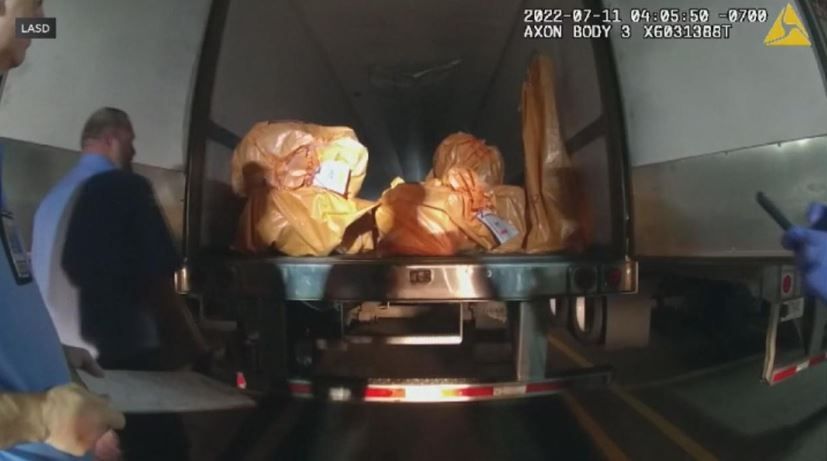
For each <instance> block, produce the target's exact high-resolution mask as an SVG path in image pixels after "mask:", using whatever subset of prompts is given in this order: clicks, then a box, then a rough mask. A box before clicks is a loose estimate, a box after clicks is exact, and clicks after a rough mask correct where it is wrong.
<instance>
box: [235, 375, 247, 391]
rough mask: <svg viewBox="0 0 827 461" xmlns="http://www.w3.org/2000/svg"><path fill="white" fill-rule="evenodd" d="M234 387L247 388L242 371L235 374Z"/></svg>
mask: <svg viewBox="0 0 827 461" xmlns="http://www.w3.org/2000/svg"><path fill="white" fill-rule="evenodd" d="M235 387H237V388H239V389H247V378H245V377H244V373H242V372H240V371H237V372H236V374H235Z"/></svg>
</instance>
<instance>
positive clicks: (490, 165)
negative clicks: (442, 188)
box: [426, 133, 503, 186]
mask: <svg viewBox="0 0 827 461" xmlns="http://www.w3.org/2000/svg"><path fill="white" fill-rule="evenodd" d="M453 167H466V168H470V169H471V170H472V171H473V172H474V173H476V174H477V176H478V177H479V179H480V181H482V182H484V183H487V184H489V185H491V186H497V185H500V184H502V183H503V158H502V154H501V153H500V151H499V150H498V149H497V148H496V147H494V146H489V145H487V144H485V141H483V140H482V139H477V138H475V137H474V136H472V135H470V134H467V133H454V134H452V135H450V136H448V137H447V138H445V139H444V140H443V141H442V143H440V145H439V146H438V147H437V149H436V152H435V153H434V168H433V170H431V172H430V173H428V177H427V178H426V179H433V178H438V179H445V174H446V173H447V172H448V170H449V169H451V168H453Z"/></svg>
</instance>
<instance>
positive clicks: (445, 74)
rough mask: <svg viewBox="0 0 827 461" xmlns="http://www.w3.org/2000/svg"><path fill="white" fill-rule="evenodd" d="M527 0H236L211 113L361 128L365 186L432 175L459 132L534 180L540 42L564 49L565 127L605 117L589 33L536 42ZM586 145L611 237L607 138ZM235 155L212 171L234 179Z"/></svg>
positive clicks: (235, 122)
mask: <svg viewBox="0 0 827 461" xmlns="http://www.w3.org/2000/svg"><path fill="white" fill-rule="evenodd" d="M526 3H527V4H526V5H523V4H521V3H520V2H517V3H515V2H505V1H498V2H493V3H487V4H486V5H485V7H484V8H482V7H480V6H479V5H478V4H474V2H468V1H451V2H442V1H430V0H429V1H425V2H388V3H385V4H383V5H382V6H381V7H379V6H378V5H376V4H374V3H371V2H368V1H359V2H355V3H354V2H348V3H331V2H326V1H302V2H296V1H282V2H253V1H236V2H231V3H230V6H229V11H228V14H227V18H226V25H225V32H224V35H223V39H222V44H221V50H220V53H219V58H218V67H217V72H216V78H215V89H214V93H213V97H212V111H211V117H212V120H213V121H214V122H215V123H216V124H218V125H220V126H222V127H224V128H226V129H228V130H229V131H231V132H233V133H236V134H237V135H239V136H242V135H243V134H244V133H246V131H247V130H248V129H249V128H250V127H251V126H252V125H253V124H254V123H255V122H257V121H261V120H284V119H286V120H291V119H297V120H305V121H312V122H315V123H321V124H332V125H346V126H351V127H353V128H354V129H355V130H356V132H357V134H358V136H359V138H360V140H361V141H362V142H363V143H364V144H366V145H367V147H368V148H369V152H370V160H369V164H368V175H367V180H366V183H365V186H364V188H363V192H362V194H361V195H363V196H364V197H366V198H371V199H376V198H378V196H379V195H380V194H381V192H382V191H383V190H384V189H386V188H387V187H388V185H389V184H390V181H391V180H392V179H393V178H394V177H397V176H399V177H402V178H404V179H405V180H407V181H419V180H422V179H424V177H425V175H426V174H427V172H428V171H429V170H430V168H431V163H432V158H433V152H434V150H435V148H436V146H437V145H438V144H439V142H440V141H441V140H442V139H443V138H444V137H445V136H447V135H449V134H451V133H454V132H457V131H466V132H470V133H472V134H474V135H476V136H478V137H481V138H483V139H486V140H487V141H488V142H489V143H491V144H494V145H496V146H498V147H499V148H500V149H501V150H502V152H503V155H504V157H505V159H506V162H505V163H506V177H507V180H508V182H510V183H512V184H520V185H522V180H521V178H522V176H523V166H522V165H523V163H522V156H523V154H522V152H523V149H522V140H521V123H520V112H519V109H520V107H519V106H520V94H521V84H522V81H523V79H524V77H525V72H526V68H527V66H528V63H529V61H530V58H531V54H532V53H533V52H535V51H537V52H544V53H547V54H549V55H551V56H553V58H554V59H555V64H556V71H557V86H558V88H557V90H558V91H557V94H558V98H559V105H560V117H561V126H562V130H563V134H564V136H565V138H566V139H571V138H573V137H574V136H575V135H577V134H578V133H580V132H581V131H582V130H583V129H585V128H586V127H589V126H590V125H593V124H597V123H599V122H600V120H601V117H602V115H603V110H602V107H601V90H600V86H599V82H598V78H597V71H596V67H595V56H594V52H593V50H592V46H591V44H590V43H589V41H587V40H571V39H569V40H559V41H558V40H537V41H533V40H523V39H522V38H521V37H522V29H523V23H522V21H523V14H522V12H523V7H530V6H532V5H531V4H532V2H526ZM533 3H536V5H534V6H540V5H541V4H542V3H543V2H533ZM563 3H567V5H563V6H565V7H573V6H575V5H578V2H563ZM261 18H268V20H261ZM577 147H578V148H577V150H576V151H575V152H572V154H573V158H574V161H575V164H576V165H577V168H578V169H579V170H581V172H582V173H583V177H584V178H585V180H586V181H587V187H588V190H589V196H590V199H591V201H592V203H593V204H594V207H595V209H596V216H597V223H596V225H595V228H596V231H597V236H596V240H597V242H598V243H599V244H602V245H604V246H605V245H609V244H610V243H611V238H612V221H611V216H612V208H611V206H610V203H611V201H610V189H609V187H610V180H609V167H608V165H609V163H608V159H607V155H608V150H607V147H606V143H605V140H604V139H603V138H602V137H597V138H595V139H593V140H591V142H589V143H587V144H585V145H582V146H577ZM231 155H232V152H231V150H230V149H228V148H226V147H223V146H220V145H218V144H217V143H215V142H211V143H210V144H209V145H208V149H207V160H206V172H207V175H206V177H207V178H208V181H210V180H212V181H218V182H222V181H226V180H227V178H228V177H229V159H230V157H231ZM204 192H205V203H204V213H205V214H204V233H202V236H203V238H204V243H207V242H209V243H213V242H215V243H224V242H226V236H227V234H228V233H229V232H230V231H231V230H230V229H225V230H224V231H223V233H221V234H217V235H211V234H210V229H216V228H217V227H218V226H219V225H218V224H217V223H216V221H217V220H222V219H225V217H224V216H221V215H216V214H215V213H217V212H219V211H220V210H221V207H217V206H212V204H211V203H210V202H211V200H214V199H217V197H216V195H215V194H216V193H217V192H218V191H217V190H210V188H209V187H207V189H205V191H204ZM224 224H228V223H224Z"/></svg>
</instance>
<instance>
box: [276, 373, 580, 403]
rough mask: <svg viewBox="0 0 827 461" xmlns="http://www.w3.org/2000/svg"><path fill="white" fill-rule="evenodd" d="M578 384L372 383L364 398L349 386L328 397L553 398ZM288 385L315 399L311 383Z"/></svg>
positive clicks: (415, 399) (387, 399) (420, 399)
mask: <svg viewBox="0 0 827 461" xmlns="http://www.w3.org/2000/svg"><path fill="white" fill-rule="evenodd" d="M575 381H577V378H573V379H565V378H563V379H561V378H558V379H552V380H544V381H536V382H510V383H496V384H390V385H389V384H370V385H368V386H367V387H365V388H364V390H363V392H362V395H361V396H358V395H355V396H354V395H353V393H352V391H351V390H350V389H348V388H346V387H333V388H330V389H329V395H328V397H329V398H330V399H331V400H359V401H364V402H423V403H426V402H468V401H478V400H496V399H507V398H519V397H529V396H532V397H533V396H542V395H551V394H556V393H559V392H561V391H563V390H565V389H567V388H570V387H572V384H573V382H575ZM289 385H290V392H291V394H293V396H294V397H298V398H312V397H313V396H314V395H313V384H312V383H310V382H309V381H299V380H294V381H290V383H289Z"/></svg>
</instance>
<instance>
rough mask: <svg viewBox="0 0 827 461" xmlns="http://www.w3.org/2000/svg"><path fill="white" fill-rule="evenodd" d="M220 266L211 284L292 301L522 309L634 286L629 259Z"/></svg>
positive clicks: (274, 261) (337, 260)
mask: <svg viewBox="0 0 827 461" xmlns="http://www.w3.org/2000/svg"><path fill="white" fill-rule="evenodd" d="M220 266H221V267H220V268H214V269H215V270H213V274H212V275H213V278H214V277H215V276H218V278H219V279H220V282H219V283H221V284H223V285H226V286H227V288H228V289H229V290H230V291H232V292H233V293H234V294H237V295H247V296H256V297H262V296H265V297H273V298H276V299H283V300H296V301H321V300H329V301H360V302H361V301H416V302H440V301H454V302H457V301H482V300H500V301H520V300H529V299H536V298H550V297H555V296H567V295H578V296H594V295H600V294H610V293H629V292H635V291H636V290H637V284H638V268H637V263H636V262H634V261H630V260H628V259H624V260H611V259H566V258H560V257H546V256H489V255H480V256H473V257H459V258H391V259H368V258H346V257H330V258H256V259H234V260H225V261H223V262H222V263H221V264H220ZM208 278H209V277H208Z"/></svg>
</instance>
